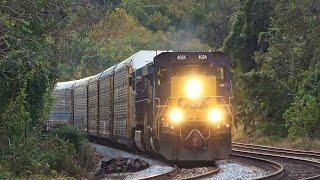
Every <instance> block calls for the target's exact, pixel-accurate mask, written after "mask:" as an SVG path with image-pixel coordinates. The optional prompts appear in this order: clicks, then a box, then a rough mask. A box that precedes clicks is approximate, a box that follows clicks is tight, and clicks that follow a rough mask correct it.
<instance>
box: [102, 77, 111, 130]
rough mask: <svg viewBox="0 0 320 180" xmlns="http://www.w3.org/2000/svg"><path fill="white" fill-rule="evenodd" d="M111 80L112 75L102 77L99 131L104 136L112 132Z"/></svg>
mask: <svg viewBox="0 0 320 180" xmlns="http://www.w3.org/2000/svg"><path fill="white" fill-rule="evenodd" d="M111 80H112V77H111V76H109V77H102V78H100V87H99V88H100V94H99V99H100V101H99V104H100V105H99V108H100V109H99V116H100V118H99V133H100V134H101V135H102V136H109V135H110V134H111V108H112V106H111V101H112V97H111V93H112V92H111V88H112V85H111Z"/></svg>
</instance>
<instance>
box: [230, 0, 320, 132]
mask: <svg viewBox="0 0 320 180" xmlns="http://www.w3.org/2000/svg"><path fill="white" fill-rule="evenodd" d="M241 4H242V5H241V8H240V11H239V12H238V16H237V20H236V23H235V24H234V26H233V29H232V32H231V33H230V36H229V37H228V38H227V39H226V41H225V45H224V49H225V51H226V52H227V53H229V54H230V55H231V56H232V57H233V59H234V61H235V72H236V74H235V75H236V76H235V82H236V85H235V91H234V93H235V99H236V105H237V109H238V111H245V112H246V113H245V116H243V117H240V118H238V122H237V123H240V122H241V123H243V124H244V129H245V130H246V131H247V132H251V133H253V132H254V133H260V134H262V135H267V136H280V137H290V138H299V137H309V138H319V137H320V134H319V132H320V131H319V128H320V119H319V117H320V114H319V113H320V91H319V87H320V74H319V70H320V69H319V68H320V47H319V42H320V41H319V40H320V39H319V32H320V17H319V12H320V4H319V3H318V2H317V1H300V0H297V1H284V0H280V1H270V0H260V1H259V0H244V1H242V3H241Z"/></svg>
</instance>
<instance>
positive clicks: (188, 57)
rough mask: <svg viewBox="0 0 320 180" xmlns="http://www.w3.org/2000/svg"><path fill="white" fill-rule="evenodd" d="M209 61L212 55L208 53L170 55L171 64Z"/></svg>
mask: <svg viewBox="0 0 320 180" xmlns="http://www.w3.org/2000/svg"><path fill="white" fill-rule="evenodd" d="M209 59H212V53H208V52H203V53H201V52H200V53H199V52H197V53H193V52H177V53H173V54H172V55H171V62H172V63H179V64H185V63H186V64H189V63H197V64H199V63H207V62H208V60H209Z"/></svg>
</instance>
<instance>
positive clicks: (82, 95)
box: [49, 51, 232, 161]
mask: <svg viewBox="0 0 320 180" xmlns="http://www.w3.org/2000/svg"><path fill="white" fill-rule="evenodd" d="M231 80H232V74H231V72H230V59H229V58H228V57H227V56H226V55H225V54H223V53H222V52H169V51H139V52H138V53H136V54H134V55H132V56H131V57H129V58H128V59H126V60H124V61H122V62H120V63H119V64H116V65H115V66H113V67H111V68H109V69H107V70H105V71H104V72H102V73H100V74H98V75H95V76H91V77H89V78H84V79H81V80H77V81H72V82H70V83H68V84H69V85H68V86H62V85H63V84H66V83H64V82H62V83H58V84H57V86H56V89H55V91H54V94H55V97H56V99H57V100H56V101H55V103H54V107H56V106H57V104H60V105H61V104H62V105H65V106H67V105H66V104H68V106H70V105H71V108H67V109H63V110H61V112H60V113H62V114H68V115H64V116H61V117H64V118H65V119H63V122H64V123H70V124H74V125H75V126H77V127H79V128H81V129H82V130H84V131H85V132H86V133H88V134H89V135H92V136H96V137H102V138H106V139H108V140H111V141H115V142H117V143H119V144H124V145H127V146H129V147H136V148H138V149H139V150H141V151H148V152H152V153H157V154H161V155H162V156H164V157H165V158H166V159H167V160H171V161H215V160H218V159H224V158H226V157H227V156H228V155H229V153H230V151H231V124H232V112H231V103H230V100H231V98H232V81H231ZM63 87H66V90H65V91H64V92H66V93H69V94H68V97H69V96H70V102H69V101H65V100H61V99H63V98H61V97H57V96H59V93H57V92H60V91H61V89H63ZM60 94H61V93H60ZM64 96H65V95H64ZM58 114H59V110H58V111H57V110H56V109H53V111H52V116H51V117H56V116H57V115H58ZM59 117H60V116H59ZM53 121H62V119H57V118H56V119H52V118H50V119H49V122H51V124H58V123H52V122H53ZM60 124H61V123H60Z"/></svg>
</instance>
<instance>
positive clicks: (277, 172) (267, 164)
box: [230, 152, 285, 179]
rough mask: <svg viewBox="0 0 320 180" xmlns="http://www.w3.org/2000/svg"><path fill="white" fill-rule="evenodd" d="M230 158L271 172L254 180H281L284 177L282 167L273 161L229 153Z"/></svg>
mask: <svg viewBox="0 0 320 180" xmlns="http://www.w3.org/2000/svg"><path fill="white" fill-rule="evenodd" d="M230 158H232V159H235V160H238V161H241V162H243V161H249V162H248V163H249V164H254V165H256V166H259V167H261V168H263V169H265V170H268V171H270V172H271V173H270V174H268V175H266V176H261V177H257V178H255V179H281V178H283V177H284V175H285V171H284V167H283V166H282V165H281V164H279V163H277V162H275V161H271V160H267V159H262V158H257V157H253V156H249V155H244V154H241V153H238V152H233V153H231V154H230Z"/></svg>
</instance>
